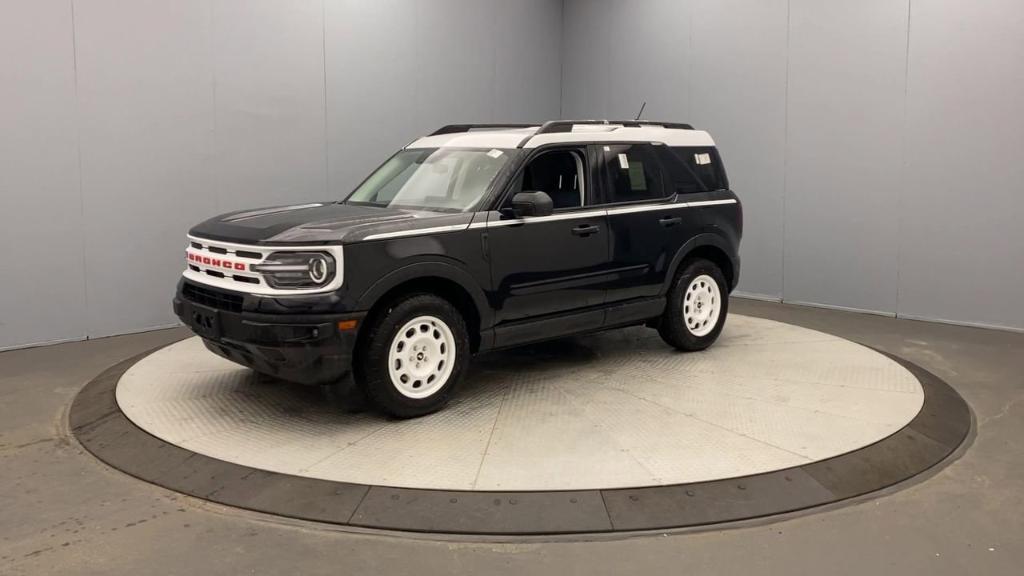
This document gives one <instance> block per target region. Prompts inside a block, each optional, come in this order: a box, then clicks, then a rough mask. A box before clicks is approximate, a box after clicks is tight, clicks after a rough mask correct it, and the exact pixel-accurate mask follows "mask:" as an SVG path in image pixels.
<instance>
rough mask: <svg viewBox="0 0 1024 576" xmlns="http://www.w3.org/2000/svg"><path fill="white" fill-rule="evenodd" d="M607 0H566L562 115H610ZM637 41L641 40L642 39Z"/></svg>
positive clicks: (570, 116) (609, 49) (595, 116)
mask: <svg viewBox="0 0 1024 576" xmlns="http://www.w3.org/2000/svg"><path fill="white" fill-rule="evenodd" d="M608 4H609V2H608V1H607V0H602V1H597V0H589V1H579V0H576V1H573V0H566V1H565V3H564V9H563V12H562V31H563V36H562V103H561V109H562V118H605V117H607V115H608V94H609V92H610V90H609V88H608V73H609V72H610V71H611V67H610V66H609V64H608V54H609V53H610V52H611V49H612V46H611V43H610V42H608V41H607V39H606V38H607V34H608V30H609V29H610V27H611V22H610V19H609V18H608V15H607V12H606V8H607V6H608ZM637 43H641V42H640V41H639V39H638V40H637Z"/></svg>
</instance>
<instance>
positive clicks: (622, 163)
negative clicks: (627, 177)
mask: <svg viewBox="0 0 1024 576" xmlns="http://www.w3.org/2000/svg"><path fill="white" fill-rule="evenodd" d="M619 168H622V169H623V170H629V158H626V155H625V154H619Z"/></svg>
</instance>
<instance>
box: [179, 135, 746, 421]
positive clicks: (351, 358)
mask: <svg viewBox="0 0 1024 576" xmlns="http://www.w3.org/2000/svg"><path fill="white" fill-rule="evenodd" d="M741 232H742V210H741V206H740V202H739V200H738V199H737V197H736V195H735V194H734V193H733V192H732V191H730V190H729V184H728V181H727V179H726V175H725V170H724V168H723V166H722V161H721V159H720V158H719V155H718V152H717V150H716V149H715V145H714V142H713V141H712V139H711V137H710V136H709V135H708V134H707V132H703V131H699V130H694V129H693V128H692V127H691V126H689V125H687V124H673V123H664V122H646V121H608V120H588V121H552V122H547V123H545V124H543V125H541V126H538V125H480V124H477V125H451V126H445V127H443V128H441V129H439V130H437V131H436V132H434V133H433V134H431V135H429V136H426V137H424V138H420V139H419V140H416V141H415V142H413V143H411V144H409V145H408V146H406V147H405V148H403V149H402V150H399V151H398V153H396V154H395V155H394V156H392V157H391V158H390V159H389V160H387V161H386V162H385V163H384V164H383V165H382V166H381V167H380V168H378V169H377V170H376V171H375V172H373V173H372V174H371V175H370V176H369V178H367V179H366V180H365V181H364V182H363V183H362V184H360V185H359V186H358V187H357V188H356V189H355V190H354V191H353V192H352V193H351V194H349V195H348V197H347V198H345V199H344V200H341V201H329V202H322V203H314V204H302V205H297V206H282V207H276V208H264V209H259V210H248V211H243V212H233V213H230V214H226V215H222V216H218V217H216V218H213V219H210V220H207V221H205V222H203V223H201V224H199V225H198V226H195V227H194V228H192V229H191V230H190V232H189V235H188V245H187V247H186V250H185V252H186V264H187V267H186V269H185V271H184V273H183V275H182V278H181V280H180V281H179V283H178V289H177V294H176V296H175V298H174V310H175V313H176V314H177V315H178V317H180V318H181V320H182V321H183V322H184V323H185V324H187V325H188V326H189V327H191V329H192V330H193V331H194V332H195V333H196V334H198V335H199V336H201V337H202V338H203V341H204V342H205V344H206V346H207V348H209V349H210V350H211V351H213V352H215V353H217V354H219V355H221V356H223V357H225V358H228V359H230V360H233V361H235V362H237V363H239V364H242V365H243V366H247V367H250V368H252V369H253V370H256V371H257V372H260V373H264V374H268V375H271V376H274V377H277V378H280V379H284V380H288V381H294V382H301V383H308V384H327V383H331V382H335V381H337V380H339V379H341V378H342V377H343V376H346V375H347V374H348V373H349V372H350V371H352V375H353V376H354V378H355V381H356V383H357V384H358V385H359V386H360V387H361V388H362V389H363V390H364V391H365V393H366V395H367V396H368V398H369V399H370V400H371V402H372V403H373V404H374V405H375V406H376V407H377V408H378V409H380V410H381V411H383V412H386V413H388V414H391V415H393V416H397V417H413V416H418V415H422V414H427V413H429V412H432V411H435V410H437V409H439V408H441V407H442V406H444V404H445V403H446V402H447V401H448V399H449V398H450V397H451V395H452V392H453V390H454V389H455V387H456V384H457V383H458V381H459V379H460V378H461V377H462V375H463V373H464V372H465V370H466V366H467V364H468V362H469V359H470V357H471V356H472V355H473V354H477V353H480V352H484V351H487V350H493V349H496V348H505V347H509V346H515V345H519V344H525V343H528V342H536V341H539V340H544V339H549V338H556V337H560V336H566V335H569V334H579V333H583V332H592V331H597V330H604V329H608V328H615V327H623V326H631V325H640V324H645V325H647V326H650V327H653V328H656V329H657V330H658V332H659V333H660V334H661V337H662V338H663V339H664V340H665V342H667V343H668V344H669V345H670V346H673V347H675V348H677V349H679V350H684V351H692V350H702V349H704V348H707V347H708V346H710V345H711V344H712V343H713V342H714V341H715V339H716V338H717V337H718V334H719V332H721V330H722V326H723V324H724V322H725V317H726V313H727V311H728V305H729V300H728V296H729V293H730V292H731V291H732V289H733V288H734V287H735V286H736V282H737V277H738V275H739V257H738V255H737V250H738V247H739V242H740V236H741Z"/></svg>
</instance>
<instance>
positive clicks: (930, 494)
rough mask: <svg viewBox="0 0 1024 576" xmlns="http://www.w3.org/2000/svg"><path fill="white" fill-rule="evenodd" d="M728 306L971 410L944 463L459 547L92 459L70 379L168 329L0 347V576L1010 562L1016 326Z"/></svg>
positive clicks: (1017, 453)
mask: <svg viewBox="0 0 1024 576" xmlns="http://www.w3.org/2000/svg"><path fill="white" fill-rule="evenodd" d="M733 310H734V311H735V312H741V313H744V314H751V315H756V316H764V317H768V318H773V319H777V320H783V321H787V322H792V323H795V324H799V325H803V326H807V327H810V328H817V329H821V330H824V331H827V332H831V333H834V334H837V335H840V336H843V337H846V338H850V339H852V340H855V341H858V342H863V343H866V344H870V345H872V346H876V347H879V348H881V349H883V350H886V351H889V352H893V353H895V354H898V355H900V356H903V357H905V358H907V359H909V360H911V361H914V362H917V363H918V364H920V365H922V366H924V367H925V368H927V369H929V370H931V371H932V372H934V373H935V374H937V375H939V376H940V377H941V378H943V379H945V380H946V381H947V382H949V383H950V384H951V385H953V386H954V387H955V388H956V389H957V390H958V391H959V392H960V393H961V394H962V395H963V396H964V397H965V398H966V399H967V401H968V403H969V404H970V405H971V407H972V409H973V410H974V413H975V416H976V418H977V436H976V438H975V439H974V441H973V444H972V445H971V446H970V447H969V448H968V449H967V450H966V452H964V453H963V455H962V457H961V458H960V459H959V460H957V461H955V462H953V463H952V464H951V465H949V466H948V467H946V468H944V469H942V470H941V471H939V472H938V473H937V474H935V475H933V476H932V477H930V478H928V479H927V480H925V481H922V482H912V483H909V485H907V486H904V487H901V489H899V490H891V491H888V492H887V493H885V494H883V495H880V496H877V497H873V498H865V499H862V500H860V501H858V502H856V503H852V504H846V505H842V506H837V507H833V508H830V509H828V510H823V511H817V512H813V513H802V514H797V515H792V516H789V517H786V518H783V519H780V520H777V521H773V522H767V523H765V522H759V523H755V524H749V525H744V526H734V527H729V528H727V529H720V530H712V531H703V532H696V533H677V534H660V533H659V534H648V535H642V536H633V537H628V538H619V539H614V540H608V539H604V538H594V539H590V540H582V541H556V542H545V541H541V540H531V541H527V542H473V541H466V540H458V539H430V538H426V537H418V538H408V537H406V536H403V535H395V534H366V533H351V532H341V531H338V530H334V529H330V528H327V527H323V526H320V525H316V524H311V523H304V522H298V521H290V520H282V519H277V518H273V517H269V516H264V515H259V514H255V513H250V512H245V511H241V510H236V509H231V508H226V507H223V506H219V505H214V504H210V503H206V502H203V501H200V500H196V499H193V498H189V497H186V496H182V495H179V494H175V493H173V492H169V491H167V490H164V489H161V488H158V487H155V486H152V485H149V484H146V483H143V482H141V481H139V480H136V479H134V478H131V477H128V476H127V475H125V474H123V473H121V472H118V471H116V470H113V469H110V468H108V467H107V466H105V465H103V464H101V463H100V462H98V461H96V460H95V459H93V458H92V456H90V455H89V454H88V453H85V452H84V451H83V450H82V448H81V447H80V446H79V445H78V444H77V443H76V442H75V440H74V439H73V438H72V437H70V435H69V434H68V431H67V426H66V422H65V420H66V413H67V409H68V406H69V404H70V402H71V400H72V398H73V397H74V395H75V393H76V392H77V390H78V389H79V388H80V387H81V386H82V385H83V384H84V383H85V382H87V381H88V380H89V379H91V378H92V377H93V376H95V375H96V374H98V373H99V372H100V371H102V370H103V369H104V368H106V367H108V366H110V365H112V364H114V363H116V362H117V361H119V360H122V359H125V358H128V357H130V356H132V355H135V354H137V353H139V352H142V351H145V350H148V349H150V348H152V347H154V346H158V345H160V344H164V343H167V342H171V341H173V340H177V339H179V338H181V337H183V336H185V335H186V332H185V331H184V330H181V329H175V330H164V331H159V332H150V333H146V334H139V335H131V336H120V337H115V338H107V339H102V340H94V341H90V342H81V343H73V344H61V345H56V346H50V347H45V348H35V349H28V350H18V351H12V352H4V353H0V574H48V573H61V574H94V573H95V574H111V573H114V574H120V573H131V574H187V575H192V574H211V573H218V574H236V573H245V574H283V573H296V574H332V575H337V574H350V573H356V574H361V573H369V574H417V575H418V576H423V575H428V574H450V573H469V574H542V573H558V574H562V575H567V574H587V575H592V574H623V573H637V574H639V573H654V572H659V573H661V572H667V571H672V572H674V573H699V574H740V573H757V574H766V573H770V574H801V573H808V574H820V573H828V574H930V575H931V574H1019V573H1020V572H1021V565H1022V564H1024V443H1022V438H1024V402H1022V401H1021V400H1022V398H1024V334H1013V333H1007V332H997V331H990V330H982V329H975V328H964V327H956V326H946V325H941V324H930V323H923V322H914V321H908V320H894V319H891V318H884V317H879V316H870V315H863V314H851V313H845V312H837V311H831V310H820V309H812V308H804V307H796V306H786V305H779V304H768V303H762V302H755V301H749V300H734V305H733Z"/></svg>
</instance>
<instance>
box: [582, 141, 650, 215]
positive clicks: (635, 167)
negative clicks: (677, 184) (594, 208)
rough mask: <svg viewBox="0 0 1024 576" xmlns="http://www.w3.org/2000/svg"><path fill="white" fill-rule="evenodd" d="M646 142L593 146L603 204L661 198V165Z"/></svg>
mask: <svg viewBox="0 0 1024 576" xmlns="http://www.w3.org/2000/svg"><path fill="white" fill-rule="evenodd" d="M651 148H652V147H651V145H650V144H612V145H599V146H597V152H598V158H599V159H600V171H601V176H602V178H603V179H604V183H605V193H604V201H605V202H607V203H611V204H614V203H618V202H637V201H641V200H653V199H656V198H664V197H665V186H664V178H663V177H662V173H661V166H660V165H659V163H658V160H657V158H656V157H655V155H654V152H653V150H652V149H651Z"/></svg>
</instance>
